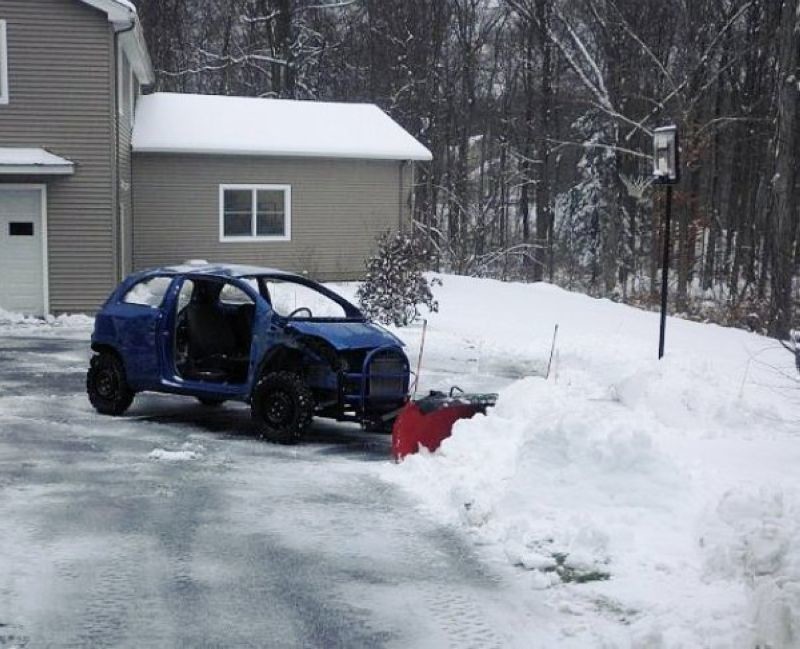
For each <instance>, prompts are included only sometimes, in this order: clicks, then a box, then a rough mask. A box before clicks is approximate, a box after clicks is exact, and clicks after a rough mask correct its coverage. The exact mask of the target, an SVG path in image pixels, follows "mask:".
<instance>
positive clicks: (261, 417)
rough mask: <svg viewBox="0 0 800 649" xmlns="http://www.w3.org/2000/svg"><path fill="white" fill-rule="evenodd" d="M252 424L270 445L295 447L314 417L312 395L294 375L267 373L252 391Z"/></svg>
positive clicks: (300, 379)
mask: <svg viewBox="0 0 800 649" xmlns="http://www.w3.org/2000/svg"><path fill="white" fill-rule="evenodd" d="M252 414H253V421H254V423H255V425H256V430H257V431H258V433H259V434H260V435H261V436H262V437H263V438H264V439H267V440H269V441H270V442H275V443H278V444H295V443H297V442H298V441H299V440H300V437H301V436H302V434H303V432H305V430H306V428H308V425H309V424H310V423H311V419H312V417H313V416H314V395H313V394H312V393H311V390H310V389H309V387H308V386H307V385H306V383H305V381H303V379H302V378H300V377H299V376H298V375H297V374H295V373H293V372H270V373H269V374H266V375H264V376H263V377H262V378H261V380H260V381H259V382H258V383H257V384H256V387H255V390H253V400H252Z"/></svg>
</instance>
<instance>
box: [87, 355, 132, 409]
mask: <svg viewBox="0 0 800 649" xmlns="http://www.w3.org/2000/svg"><path fill="white" fill-rule="evenodd" d="M86 393H87V394H88V395H89V401H90V402H91V404H92V405H93V406H94V408H95V410H97V412H99V413H100V414H103V415H112V416H115V417H116V416H119V415H121V414H123V413H124V412H125V411H126V410H127V409H128V408H129V407H130V405H131V403H133V397H134V392H133V390H131V389H130V386H128V381H127V379H126V377H125V367H124V365H123V364H122V361H121V360H120V359H119V357H118V356H117V355H116V354H113V353H111V352H100V353H99V354H96V355H95V356H93V357H92V360H91V363H90V365H89V372H88V373H87V375H86Z"/></svg>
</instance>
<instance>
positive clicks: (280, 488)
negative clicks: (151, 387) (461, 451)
mask: <svg viewBox="0 0 800 649" xmlns="http://www.w3.org/2000/svg"><path fill="white" fill-rule="evenodd" d="M73 338H76V339H69V338H57V337H20V336H15V337H10V338H9V337H0V647H2V648H4V649H7V648H8V647H30V648H33V647H137V648H138V647H193V648H197V647H234V646H235V647H300V646H302V647H349V648H353V647H382V646H386V647H410V646H414V647H428V646H429V647H448V646H452V647H482V648H484V647H501V646H509V645H510V644H513V641H512V640H511V639H510V638H509V637H507V636H508V634H509V633H510V634H512V635H518V632H519V628H517V629H516V633H515V632H513V631H511V630H510V629H508V627H507V624H506V621H507V619H508V617H509V615H510V614H511V609H510V608H509V607H510V606H511V605H510V604H509V603H508V602H504V601H503V597H504V592H506V590H505V589H504V588H503V587H502V585H503V584H502V581H501V580H502V579H503V578H502V577H499V576H498V574H502V570H499V572H497V573H495V571H494V569H493V568H489V567H486V566H485V565H483V564H482V563H481V562H480V560H478V559H477V558H476V556H475V554H474V553H473V551H472V550H471V549H470V546H469V544H468V543H467V542H466V541H465V540H464V539H462V538H460V537H458V536H456V535H455V533H454V532H452V531H448V530H447V529H444V528H440V527H437V526H436V524H434V523H432V522H430V520H429V519H426V518H422V517H421V516H420V514H418V513H417V512H416V511H415V510H414V508H413V504H412V503H411V502H409V501H407V500H406V498H405V497H404V496H403V495H401V494H399V493H398V492H396V491H394V490H393V488H392V487H389V486H387V485H386V484H385V483H384V482H382V481H380V480H379V479H378V478H377V477H376V475H375V473H376V470H375V469H376V467H377V466H378V463H380V462H385V461H386V458H387V454H388V450H389V440H388V438H386V437H379V436H371V435H365V434H362V433H361V432H360V431H359V430H358V429H355V428H351V427H342V426H338V427H337V426H325V425H317V426H316V427H315V428H314V430H313V432H312V435H311V440H310V441H309V442H308V443H305V444H303V445H301V446H299V447H297V448H283V447H276V446H273V445H269V444H265V443H262V442H261V441H259V440H258V439H256V438H254V437H253V436H252V434H251V432H250V425H249V413H248V410H247V409H246V408H245V407H244V406H241V405H238V404H233V405H226V406H225V407H223V408H222V409H219V410H209V409H207V408H205V407H203V406H201V405H199V404H195V402H193V401H192V400H188V399H180V398H173V397H167V396H143V397H139V398H137V401H136V402H135V404H134V407H133V409H132V410H131V411H130V416H127V417H125V418H122V419H111V418H107V417H101V416H99V415H96V414H95V413H94V411H93V410H91V408H90V407H89V404H88V402H87V401H86V398H85V396H84V372H85V368H86V365H87V362H88V349H87V344H86V342H85V341H84V340H82V339H79V338H80V337H78V336H73ZM496 568H498V569H499V567H496ZM523 622H524V619H522V620H521V619H520V618H519V617H517V619H516V625H517V627H519V624H520V623H523Z"/></svg>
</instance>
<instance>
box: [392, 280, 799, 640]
mask: <svg viewBox="0 0 800 649" xmlns="http://www.w3.org/2000/svg"><path fill="white" fill-rule="evenodd" d="M443 279H444V286H443V287H442V288H441V289H438V290H437V295H436V297H437V299H438V300H439V302H440V305H441V312H440V313H439V314H433V315H431V317H430V323H431V325H430V338H429V343H428V345H429V347H428V348H429V349H430V350H432V351H431V352H430V355H431V357H432V360H430V361H428V362H429V364H431V363H432V364H436V363H437V362H441V361H442V359H439V360H438V361H437V360H435V357H436V355H437V354H440V353H441V350H439V351H434V350H435V348H436V346H437V344H438V343H441V342H443V343H444V345H445V346H447V347H448V348H449V349H448V353H449V354H450V356H451V358H453V359H455V358H456V352H455V350H454V349H453V346H454V345H456V344H457V340H458V337H459V336H460V337H461V341H462V345H465V346H466V345H469V348H470V349H471V350H472V351H471V352H470V353H471V354H472V355H474V356H475V357H476V362H475V364H476V367H477V366H479V365H481V364H482V365H484V366H485V365H487V364H489V363H491V362H492V359H493V358H497V357H498V356H499V357H501V358H506V357H507V356H508V355H509V354H510V353H512V352H511V350H512V349H513V348H516V359H517V364H518V365H520V366H525V365H526V364H527V366H529V367H531V368H535V367H544V366H546V360H547V355H548V353H549V344H550V340H551V338H552V328H553V325H554V324H555V323H559V325H560V330H559V336H560V340H559V345H558V346H559V359H560V360H559V366H558V373H557V379H556V377H555V376H551V378H550V380H545V379H544V378H541V377H530V378H525V379H523V380H520V381H516V382H513V383H511V384H510V385H509V386H508V387H506V388H505V389H503V390H502V391H501V397H500V400H499V402H498V405H497V407H496V408H495V409H494V410H493V411H491V412H490V413H489V414H488V415H487V416H478V417H475V418H474V419H472V420H469V421H462V422H459V423H458V424H457V425H456V427H455V428H454V434H453V436H452V437H451V438H450V439H448V440H446V441H445V443H444V444H443V445H442V447H441V449H440V451H439V452H438V453H436V454H420V455H417V456H412V457H409V458H408V459H407V460H406V461H405V462H404V463H403V464H401V465H399V466H390V467H386V468H385V469H383V470H382V471H383V475H384V477H385V478H386V479H387V480H390V481H392V482H395V483H398V484H400V485H402V486H403V487H405V488H406V489H407V490H408V491H409V492H411V493H412V494H414V495H415V496H417V497H418V498H419V499H420V501H421V502H422V503H423V504H424V507H425V508H426V510H427V511H429V512H431V513H432V514H433V515H435V516H436V517H437V518H440V519H443V520H444V521H446V522H448V523H449V524H452V525H455V526H459V527H461V528H463V529H466V530H468V531H469V533H470V534H471V535H472V536H473V537H474V539H475V540H476V542H478V543H479V544H481V545H482V546H486V547H487V551H489V552H491V553H495V554H496V555H497V556H498V557H502V558H503V559H504V560H507V561H508V562H510V563H511V564H512V565H514V566H517V567H518V568H519V569H521V570H523V571H525V572H524V573H523V574H524V575H525V578H526V582H527V589H528V592H534V591H536V592H538V593H539V596H540V597H545V598H546V599H547V601H549V602H550V603H551V605H552V607H553V610H554V615H561V616H562V618H563V619H561V622H560V625H561V626H560V630H561V631H562V632H563V633H564V634H565V635H564V637H563V638H562V639H561V640H560V641H559V645H560V646H561V644H562V641H563V646H604V647H617V646H619V647H628V646H631V647H632V646H642V647H679V646H682V647H701V646H709V647H710V646H714V647H752V646H756V645H757V644H759V643H760V644H761V646H765V647H766V646H769V647H772V648H773V649H776V648H781V647H783V648H788V647H798V646H800V499H799V497H798V490H800V478H798V473H797V467H798V466H800V464H799V463H800V440H798V438H797V434H796V431H797V422H798V420H800V401H799V400H798V398H799V397H800V384H798V382H797V381H796V380H795V378H794V376H793V374H792V372H793V370H792V363H793V359H792V357H791V355H789V354H788V353H786V352H782V353H781V351H779V350H780V348H779V347H778V346H777V344H776V343H774V342H773V341H769V340H767V339H765V338H762V337H759V336H755V335H751V334H747V333H744V332H741V331H737V330H733V329H724V328H721V327H716V326H711V325H702V324H697V323H692V322H686V321H680V320H675V319H670V322H669V325H668V333H667V349H668V356H667V358H665V359H664V361H662V362H658V361H657V360H655V358H654V357H655V351H656V343H657V333H658V320H657V316H655V315H654V314H650V313H645V312H641V311H637V310H635V309H631V308H628V307H625V306H622V305H618V304H614V303H611V302H608V301H605V300H594V299H591V298H588V297H586V296H579V295H574V294H570V293H567V292H565V291H561V290H559V289H556V288H554V287H551V286H546V285H519V284H517V285H513V284H506V285H503V284H499V283H497V282H491V281H486V280H483V281H482V280H467V279H464V278H454V277H445V278H443ZM478 309H480V310H481V311H482V312H483V315H481V317H475V316H474V313H475V312H476V310H478ZM399 333H400V335H402V336H405V337H406V339H407V340H408V341H409V342H410V343H411V345H412V347H413V345H414V344H415V342H416V341H417V333H416V332H415V331H414V330H410V331H405V332H404V331H401V332H399ZM462 355H463V352H462ZM435 387H445V386H443V385H438V386H435ZM480 387H481V388H482V389H491V388H492V386H491V385H481V386H480ZM565 620H567V621H566V622H565ZM575 620H580V621H581V622H580V623H577V622H575Z"/></svg>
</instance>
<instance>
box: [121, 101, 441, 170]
mask: <svg viewBox="0 0 800 649" xmlns="http://www.w3.org/2000/svg"><path fill="white" fill-rule="evenodd" d="M133 150H134V151H138V152H143V153H144V152H157V153H205V154H225V155H269V156H290V157H294V156H297V157H311V158H359V159H374V160H430V159H431V152H430V151H428V149H426V148H425V147H424V146H423V145H422V144H420V143H419V142H418V141H417V140H416V139H414V137H413V136H411V135H410V134H409V133H408V132H407V131H405V130H404V129H403V128H402V127H401V126H400V125H399V124H398V123H397V122H395V121H394V120H393V119H392V118H391V117H389V116H388V115H387V114H386V113H384V112H383V111H382V110H381V109H380V108H378V107H377V106H375V105H373V104H347V103H327V102H317V101H293V100H286V99H259V98H252V97H225V96H218V95H189V94H173V93H156V94H152V95H145V96H143V97H141V98H140V99H139V102H138V103H137V106H136V124H135V127H134V132H133Z"/></svg>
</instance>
